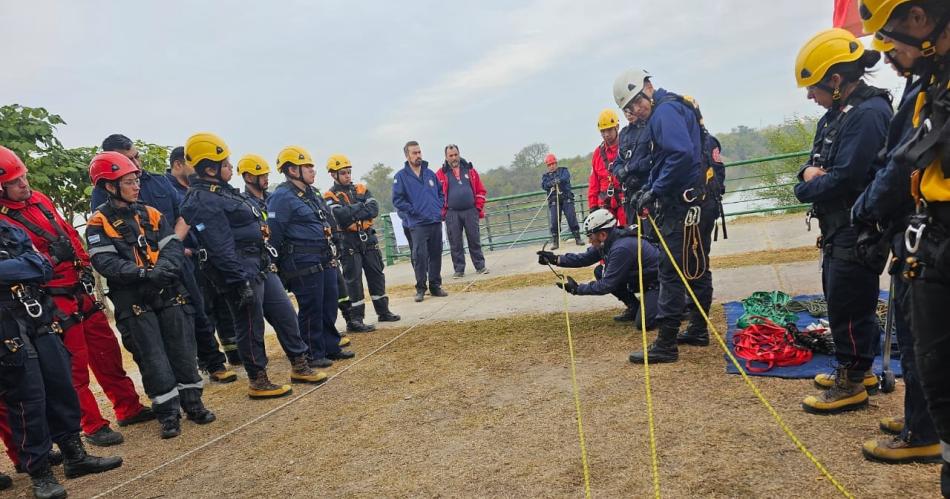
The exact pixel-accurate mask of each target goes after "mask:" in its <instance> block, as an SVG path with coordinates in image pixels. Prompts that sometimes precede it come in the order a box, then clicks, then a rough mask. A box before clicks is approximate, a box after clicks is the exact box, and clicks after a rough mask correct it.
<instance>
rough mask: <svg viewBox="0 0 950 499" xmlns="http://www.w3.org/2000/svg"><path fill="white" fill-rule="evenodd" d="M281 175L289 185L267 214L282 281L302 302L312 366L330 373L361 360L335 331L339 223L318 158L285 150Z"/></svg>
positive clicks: (304, 335)
mask: <svg viewBox="0 0 950 499" xmlns="http://www.w3.org/2000/svg"><path fill="white" fill-rule="evenodd" d="M277 169H278V170H279V171H280V172H281V173H283V174H284V177H285V178H286V181H285V182H283V183H281V184H280V185H279V186H277V188H276V189H274V193H273V194H272V195H271V196H270V198H268V200H267V211H268V220H269V221H270V225H271V229H272V230H271V237H272V241H273V243H274V246H275V247H276V248H278V250H279V251H280V260H279V262H278V266H279V267H280V276H281V280H282V281H283V282H284V285H285V286H286V287H287V289H289V290H290V291H292V292H293V293H294V296H295V297H296V298H297V305H298V306H299V319H298V324H299V328H300V335H301V337H302V338H303V340H304V343H306V344H307V348H308V352H309V354H310V358H311V365H312V366H315V367H326V366H329V365H332V364H333V361H336V360H346V359H351V358H353V357H354V356H356V354H355V353H353V352H352V351H349V350H344V349H343V348H342V347H341V346H340V343H341V338H340V333H339V332H338V331H337V330H336V326H335V323H336V316H337V300H338V299H339V289H338V287H337V285H338V278H339V276H338V273H337V272H338V271H337V265H338V262H337V255H336V247H335V245H334V243H333V239H332V237H333V232H334V231H333V227H334V225H335V221H334V220H333V215H331V214H330V210H329V208H328V207H327V205H326V203H325V202H324V200H323V196H322V195H321V194H320V191H319V190H318V189H317V188H316V187H314V183H315V182H316V173H315V172H314V170H315V168H314V163H313V158H312V157H311V156H310V153H309V152H308V151H307V150H306V149H304V148H303V147H300V146H288V147H285V148H284V149H283V150H281V151H280V153H279V154H278V155H277ZM344 344H345V342H344Z"/></svg>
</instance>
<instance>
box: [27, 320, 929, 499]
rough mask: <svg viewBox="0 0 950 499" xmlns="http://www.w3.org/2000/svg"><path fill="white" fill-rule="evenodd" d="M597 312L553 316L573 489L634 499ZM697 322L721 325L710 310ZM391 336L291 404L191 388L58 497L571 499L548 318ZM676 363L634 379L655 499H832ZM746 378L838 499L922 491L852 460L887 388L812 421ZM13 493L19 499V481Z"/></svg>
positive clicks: (757, 416) (605, 323) (612, 358)
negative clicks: (582, 444)
mask: <svg viewBox="0 0 950 499" xmlns="http://www.w3.org/2000/svg"><path fill="white" fill-rule="evenodd" d="M610 312H613V311H610ZM610 315H612V314H611V313H607V314H605V313H603V312H600V313H581V314H572V315H571V322H572V326H573V327H572V330H573V333H574V338H575V344H576V345H575V346H576V352H577V373H578V378H579V383H580V397H581V405H582V411H583V423H584V430H585V437H586V443H587V451H588V456H589V462H590V481H591V487H592V492H593V495H594V496H599V497H643V496H647V495H651V494H652V489H651V487H652V485H651V483H652V482H651V474H650V457H649V456H650V454H649V445H648V438H647V435H648V432H647V415H646V405H645V397H644V383H643V380H644V373H643V369H642V366H634V365H632V364H630V363H629V362H627V355H628V354H629V352H630V351H631V350H632V349H636V348H639V345H640V341H641V340H640V336H639V334H634V333H633V332H632V329H631V328H630V327H629V326H620V325H617V324H615V323H613V322H612V321H611V320H610ZM714 317H715V320H716V322H717V323H718V327H720V328H722V327H723V322H724V319H723V316H722V309H721V307H719V306H716V307H715V308H714ZM403 331H404V329H399V328H394V329H382V330H379V331H377V332H375V333H370V334H363V335H351V337H352V338H353V342H354V348H355V349H356V350H357V351H358V352H360V354H361V355H360V357H358V358H357V360H354V361H347V362H340V363H337V365H335V366H334V367H333V368H331V369H330V370H329V371H328V372H329V373H330V374H331V375H332V374H334V373H340V371H341V370H342V369H345V370H346V371H345V372H342V374H339V375H338V376H336V377H334V378H332V379H331V380H330V381H329V382H327V383H326V384H324V385H322V386H320V387H319V388H316V389H313V388H312V387H311V386H308V385H296V386H295V389H294V395H293V396H292V397H288V398H283V399H276V400H270V401H250V400H249V399H247V398H246V397H245V389H246V384H245V380H244V378H243V373H242V379H241V380H239V381H238V382H237V383H233V384H229V385H208V387H207V388H206V394H207V395H206V402H207V404H208V405H209V407H211V408H212V409H213V410H214V411H215V412H216V413H217V415H218V418H219V419H218V421H217V422H215V423H213V424H211V425H208V426H203V427H198V426H196V425H194V424H192V423H189V422H185V423H184V431H183V434H182V436H181V437H179V438H176V439H172V440H167V441H163V440H160V439H159V438H158V435H157V432H158V426H157V423H155V422H150V423H147V424H143V425H137V426H133V427H130V428H124V429H122V431H123V433H124V434H125V436H126V443H125V444H123V445H121V446H118V447H114V448H112V449H109V451H110V452H115V453H117V454H120V455H122V456H123V457H124V458H125V465H124V466H123V467H122V468H120V469H118V470H116V471H113V472H109V473H108V474H105V475H100V476H88V477H83V478H80V479H76V480H67V481H65V485H66V486H67V488H68V489H69V492H70V495H71V496H72V497H92V496H95V495H97V494H100V493H103V492H108V496H109V497H146V498H154V497H221V496H232V497H264V496H266V497H277V496H298V497H369V496H373V497H411V496H412V497H417V496H428V497H579V496H582V495H583V493H584V489H583V473H582V466H581V459H580V449H579V445H578V436H577V426H576V423H575V419H574V418H575V411H574V402H573V398H572V390H571V382H570V371H569V357H568V349H567V343H566V334H565V321H564V316H563V314H549V315H544V316H522V317H514V318H504V319H496V320H484V321H477V322H466V323H454V322H447V323H446V322H443V323H436V324H429V325H423V326H419V327H416V328H415V329H413V330H411V331H409V332H408V333H406V334H405V335H403V336H401V337H398V339H397V340H396V341H393V342H392V343H391V344H389V345H388V346H385V347H384V348H382V349H380V350H379V351H378V352H377V353H375V354H371V352H373V350H374V349H376V348H378V347H379V346H381V345H384V344H385V343H386V342H388V341H390V340H392V339H394V338H396V337H397V336H398V335H399V334H401V333H402V332H403ZM651 336H652V335H651ZM269 347H270V351H271V352H273V353H272V356H271V362H272V371H273V376H272V377H273V378H276V379H277V380H286V379H287V378H288V365H287V362H286V360H285V359H282V358H279V356H278V355H277V352H278V351H279V350H278V348H277V345H276V341H274V338H272V337H271V338H269ZM680 355H681V361H680V362H679V363H676V364H666V365H656V366H653V368H652V370H651V378H652V387H653V399H654V404H655V414H656V431H657V447H658V456H659V469H660V486H661V493H662V495H664V496H666V497H806V496H807V497H834V496H836V495H838V493H837V491H836V490H835V489H834V487H832V486H831V484H830V483H829V482H828V481H826V480H824V479H823V478H822V477H821V475H820V473H819V472H818V471H817V470H816V468H815V467H814V466H813V465H812V464H811V463H810V462H809V461H808V460H807V459H806V458H805V457H804V456H803V455H802V454H801V453H800V452H799V451H798V450H797V449H796V448H795V447H794V446H793V444H792V443H791V442H790V441H789V440H788V439H787V437H786V436H785V435H784V434H783V433H782V432H781V430H780V429H779V428H778V426H777V425H776V424H775V423H774V421H773V419H772V417H771V416H770V415H769V414H768V412H767V411H766V410H765V408H764V407H763V406H761V405H760V404H759V402H758V401H757V400H756V399H755V398H754V396H753V395H752V392H751V391H750V390H749V389H748V387H746V386H745V385H744V383H743V382H742V380H741V378H739V377H738V376H732V375H727V374H725V372H724V364H723V359H722V353H721V351H720V350H719V349H718V347H716V346H710V347H708V348H696V347H686V348H683V349H681V354H680ZM754 380H755V382H756V383H757V384H758V386H759V387H760V388H761V389H762V392H763V393H764V394H765V396H766V397H768V398H769V399H770V400H771V402H772V403H773V404H774V406H775V407H776V409H777V410H778V411H779V412H780V413H781V414H782V416H783V417H784V418H785V419H786V421H787V422H788V423H789V425H790V426H791V428H792V429H793V430H794V431H795V432H796V433H797V434H798V436H799V437H800V438H801V439H802V441H803V442H804V443H805V445H807V446H808V447H809V449H810V450H811V451H812V452H813V453H814V454H815V455H816V456H817V457H818V458H819V459H820V460H821V461H822V462H823V463H824V464H825V465H826V466H827V467H828V469H829V470H830V471H831V473H832V474H833V475H834V476H835V477H836V478H837V479H838V480H839V481H841V482H842V483H843V484H844V485H845V487H847V488H848V490H849V491H850V492H852V493H853V494H855V495H856V496H858V497H884V496H890V495H895V494H901V495H903V496H905V497H933V496H935V492H936V491H937V490H938V489H937V481H938V473H939V468H938V467H937V466H934V465H905V466H887V465H881V464H874V463H870V462H867V461H865V460H864V459H863V458H862V457H861V452H860V444H861V442H862V441H863V440H864V439H867V438H873V437H880V438H883V435H882V434H881V433H880V432H879V431H878V430H877V420H878V419H879V418H880V417H883V416H887V415H894V414H897V413H898V411H899V409H900V407H901V401H902V397H903V387H902V385H900V383H899V385H898V390H897V392H895V393H892V394H889V395H877V396H874V397H872V399H871V404H870V408H869V409H868V410H866V411H860V412H857V413H851V414H847V415H840V416H832V417H819V416H812V415H807V414H805V413H804V412H802V411H801V409H800V407H799V404H800V402H801V399H802V397H803V396H805V395H806V394H809V393H811V392H812V391H813V388H812V386H811V382H810V381H808V380H779V379H771V378H754ZM269 411H273V412H269ZM232 430H236V431H233V432H232ZM196 449H197V450H196ZM95 451H96V452H99V453H100V454H101V453H102V451H103V449H95ZM183 455H184V457H182V456H183ZM156 468H158V469H157V470H156ZM57 473H61V471H57ZM60 476H61V475H60ZM13 492H14V494H12V495H16V496H17V497H28V492H29V486H28V479H27V478H26V477H25V476H23V475H18V476H17V477H16V488H15V489H14V491H13Z"/></svg>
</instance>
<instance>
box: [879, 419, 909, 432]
mask: <svg viewBox="0 0 950 499" xmlns="http://www.w3.org/2000/svg"><path fill="white" fill-rule="evenodd" d="M878 427H879V428H880V429H881V431H883V432H884V433H889V434H891V435H900V434H901V432H903V431H904V416H900V417H893V416H888V417H886V418H881V421H880V422H879V423H878Z"/></svg>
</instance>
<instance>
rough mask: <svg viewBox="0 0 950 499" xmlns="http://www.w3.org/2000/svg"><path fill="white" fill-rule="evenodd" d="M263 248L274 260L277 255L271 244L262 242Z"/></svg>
mask: <svg viewBox="0 0 950 499" xmlns="http://www.w3.org/2000/svg"><path fill="white" fill-rule="evenodd" d="M264 247H265V248H267V252H268V253H270V256H271V257H273V258H275V259H276V258H277V256H278V255H277V248H275V247H273V246H272V245H271V243H269V242H267V241H264Z"/></svg>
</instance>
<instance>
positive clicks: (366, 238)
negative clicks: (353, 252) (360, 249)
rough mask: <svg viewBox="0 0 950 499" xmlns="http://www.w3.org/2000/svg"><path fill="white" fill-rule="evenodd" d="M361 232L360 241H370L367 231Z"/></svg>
mask: <svg viewBox="0 0 950 499" xmlns="http://www.w3.org/2000/svg"><path fill="white" fill-rule="evenodd" d="M359 234H360V241H362V242H364V243H365V242H366V241H368V240H369V236H368V235H366V233H365V232H363V231H360V232H359Z"/></svg>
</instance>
